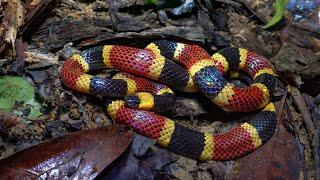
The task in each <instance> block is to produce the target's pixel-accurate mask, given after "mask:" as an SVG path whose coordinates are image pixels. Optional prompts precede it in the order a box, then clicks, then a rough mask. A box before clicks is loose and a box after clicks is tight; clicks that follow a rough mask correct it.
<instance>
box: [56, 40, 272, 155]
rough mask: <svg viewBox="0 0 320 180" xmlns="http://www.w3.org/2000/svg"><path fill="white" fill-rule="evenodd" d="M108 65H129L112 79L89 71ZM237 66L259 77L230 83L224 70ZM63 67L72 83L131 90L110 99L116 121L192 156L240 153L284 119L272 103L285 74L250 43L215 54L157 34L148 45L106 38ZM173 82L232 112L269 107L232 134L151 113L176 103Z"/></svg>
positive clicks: (103, 90) (104, 91) (114, 91)
mask: <svg viewBox="0 0 320 180" xmlns="http://www.w3.org/2000/svg"><path fill="white" fill-rule="evenodd" d="M103 68H116V69H118V70H120V71H121V72H120V73H118V74H116V75H115V76H113V77H112V78H101V77H99V76H92V75H89V74H87V73H88V72H90V71H92V70H98V69H103ZM229 69H236V70H240V71H244V72H246V73H247V74H248V75H250V77H251V78H252V84H251V85H250V86H248V87H245V88H240V87H236V86H235V85H233V84H231V83H229V82H227V81H226V80H225V79H224V78H223V75H225V74H226V73H227V72H228V70H229ZM60 73H61V79H62V81H63V82H64V84H65V85H67V86H68V87H70V88H71V89H74V90H76V91H80V92H83V93H90V94H97V95H103V96H107V97H124V98H122V99H123V100H112V101H108V103H106V108H107V112H108V114H109V115H110V117H111V118H112V119H113V120H114V121H115V122H116V123H121V124H125V125H129V126H130V127H132V128H133V129H134V130H135V131H136V132H138V133H140V134H142V135H145V136H147V137H149V138H152V139H156V140H157V143H158V144H160V145H162V146H164V147H167V148H168V149H170V150H172V151H174V152H176V153H179V154H182V155H185V156H188V157H191V158H196V159H201V160H230V159H236V158H239V157H241V156H244V155H245V154H248V153H250V152H252V151H254V150H256V149H257V148H258V147H260V146H261V145H262V144H264V143H265V142H266V141H268V140H269V139H270V138H271V136H272V135H273V133H274V131H275V129H276V125H277V120H276V110H275V105H274V103H273V102H272V101H273V100H272V99H273V91H274V88H275V87H274V86H275V81H276V78H277V75H276V74H275V73H274V71H273V70H272V69H271V68H270V66H269V65H268V63H267V60H266V59H265V58H263V57H262V56H259V55H257V54H256V53H254V52H251V51H248V50H246V49H242V48H233V47H232V48H225V49H222V50H220V51H219V52H217V53H214V54H213V55H212V56H210V55H209V54H208V53H207V52H206V51H205V50H204V49H203V48H201V47H200V46H198V45H194V44H184V43H179V42H174V41H168V40H158V41H155V42H153V43H150V44H149V45H148V46H147V47H145V48H144V49H138V48H133V47H126V46H119V45H105V46H100V47H94V48H89V49H87V50H84V51H82V52H81V53H80V54H74V55H73V56H72V57H70V58H69V59H67V60H66V62H65V63H64V64H63V66H62V68H61V71H60ZM129 73H130V74H129ZM144 78H147V79H144ZM153 80H154V81H153ZM156 81H157V82H161V83H162V84H159V83H156ZM170 88H173V89H175V90H181V91H184V92H197V91H200V92H202V93H203V94H204V95H205V96H207V97H208V98H209V99H210V100H211V101H212V102H213V103H215V104H216V105H218V106H220V107H221V108H222V109H224V110H227V111H232V112H251V111H254V110H258V109H261V111H259V112H258V113H256V114H253V115H251V116H247V117H245V122H244V123H242V124H241V125H240V126H237V127H235V128H233V129H231V130H229V131H228V132H226V133H222V134H212V133H203V132H199V131H196V130H194V129H191V128H188V127H185V126H182V125H179V124H177V123H175V122H174V121H173V120H171V119H169V118H167V117H164V116H161V115H157V114H155V113H154V112H151V111H155V112H160V111H167V110H169V109H170V108H171V106H172V104H173V103H174V92H173V91H172V90H171V89H170ZM149 110H151V111H149Z"/></svg>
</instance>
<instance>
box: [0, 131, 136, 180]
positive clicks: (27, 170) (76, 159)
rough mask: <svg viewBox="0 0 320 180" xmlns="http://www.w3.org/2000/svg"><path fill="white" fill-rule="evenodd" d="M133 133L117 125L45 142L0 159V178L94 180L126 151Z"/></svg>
mask: <svg viewBox="0 0 320 180" xmlns="http://www.w3.org/2000/svg"><path fill="white" fill-rule="evenodd" d="M132 134H133V132H132V131H130V130H127V129H124V128H123V126H121V127H120V126H117V127H113V128H97V129H91V130H83V131H79V132H75V133H72V134H69V135H66V136H62V137H60V138H57V139H52V140H47V141H45V142H43V143H40V144H38V145H35V146H33V147H30V148H28V149H25V150H22V151H20V152H18V153H16V154H14V155H12V156H10V157H8V158H6V159H3V160H0V179H8V178H11V179H19V178H22V177H23V179H35V178H40V179H46V178H49V179H69V178H70V179H74V178H75V179H93V178H95V177H96V176H97V175H98V174H99V173H100V172H101V171H102V170H103V169H105V168H106V167H107V166H108V165H110V164H111V163H112V162H113V161H114V160H115V159H117V158H118V157H119V156H120V155H121V154H122V153H124V152H125V150H126V149H127V147H128V146H129V144H130V142H131V139H132Z"/></svg>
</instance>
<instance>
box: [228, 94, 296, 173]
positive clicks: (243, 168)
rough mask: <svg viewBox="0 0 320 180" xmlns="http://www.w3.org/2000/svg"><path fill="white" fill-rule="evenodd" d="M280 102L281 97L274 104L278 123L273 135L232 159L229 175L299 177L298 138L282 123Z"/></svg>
mask: <svg viewBox="0 0 320 180" xmlns="http://www.w3.org/2000/svg"><path fill="white" fill-rule="evenodd" d="M284 98H285V97H284ZM283 104H284V99H282V101H281V102H280V103H278V104H277V112H278V113H277V119H278V127H277V130H276V132H275V134H274V135H273V137H272V138H271V139H270V140H269V141H268V142H267V143H266V144H264V145H263V146H262V147H261V148H259V149H257V150H256V151H254V152H253V153H251V154H249V155H248V156H245V157H243V158H241V159H239V160H238V161H236V162H235V165H234V166H233V167H234V168H233V173H232V174H231V178H230V179H299V176H300V161H301V159H300V150H299V142H298V141H297V139H296V138H295V136H294V135H293V134H291V133H290V132H288V130H287V129H286V128H285V127H284V125H283V121H284V116H283V111H282V108H283ZM286 118H287V117H286Z"/></svg>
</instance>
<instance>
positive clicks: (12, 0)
mask: <svg viewBox="0 0 320 180" xmlns="http://www.w3.org/2000/svg"><path fill="white" fill-rule="evenodd" d="M5 11H6V12H5V19H7V21H8V28H7V32H6V33H5V40H6V41H7V42H8V43H11V44H12V46H13V49H14V42H15V40H16V37H17V32H18V28H19V27H20V26H21V25H22V23H23V19H24V7H23V5H22V2H21V1H20V0H9V1H8V5H7V7H6V9H5Z"/></svg>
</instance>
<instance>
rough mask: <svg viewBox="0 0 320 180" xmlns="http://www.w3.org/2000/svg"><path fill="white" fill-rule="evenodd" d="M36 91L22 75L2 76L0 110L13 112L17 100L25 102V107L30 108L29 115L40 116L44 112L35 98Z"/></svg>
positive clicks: (0, 80) (0, 78) (31, 116)
mask: <svg viewBox="0 0 320 180" xmlns="http://www.w3.org/2000/svg"><path fill="white" fill-rule="evenodd" d="M34 93H35V91H34V87H33V86H32V85H31V84H30V83H28V82H27V81H26V80H24V79H23V78H21V77H15V76H5V77H0V110H3V111H6V112H11V111H13V108H14V106H15V104H16V102H23V109H29V110H30V113H29V115H28V117H29V118H35V117H38V116H40V115H41V114H42V113H41V112H40V108H41V105H40V104H39V103H38V102H37V101H36V100H35V96H34ZM22 111H23V110H22ZM16 113H18V114H19V111H18V112H16Z"/></svg>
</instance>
